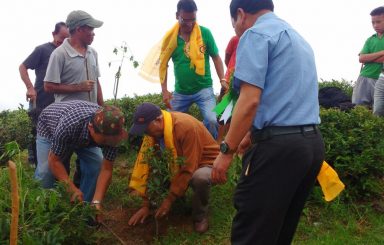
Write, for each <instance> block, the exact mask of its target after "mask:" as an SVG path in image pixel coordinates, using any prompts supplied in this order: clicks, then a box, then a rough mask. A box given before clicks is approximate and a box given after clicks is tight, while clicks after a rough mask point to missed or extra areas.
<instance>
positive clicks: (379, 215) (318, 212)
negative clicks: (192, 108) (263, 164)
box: [22, 152, 384, 245]
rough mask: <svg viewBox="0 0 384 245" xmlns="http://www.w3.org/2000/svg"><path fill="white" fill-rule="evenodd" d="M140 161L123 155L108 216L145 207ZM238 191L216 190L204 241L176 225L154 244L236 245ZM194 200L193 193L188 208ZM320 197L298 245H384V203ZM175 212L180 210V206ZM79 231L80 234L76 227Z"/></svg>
mask: <svg viewBox="0 0 384 245" xmlns="http://www.w3.org/2000/svg"><path fill="white" fill-rule="evenodd" d="M25 158H26V154H25V152H23V153H22V159H25ZM134 159H135V156H134V154H130V155H129V156H127V155H122V156H120V157H119V158H118V161H117V163H116V167H115V168H114V173H113V181H112V184H111V186H110V188H109V190H108V192H107V195H106V198H105V201H104V209H105V210H106V211H107V210H117V209H132V208H137V207H139V205H140V201H139V200H138V198H135V197H133V196H130V195H129V194H128V187H127V186H128V177H129V174H130V170H131V166H132V164H133V162H134ZM22 161H24V160H22ZM31 172H32V170H31ZM234 172H235V169H234V166H233V167H232V169H231V174H232V175H231V176H234V175H233V174H234ZM233 190H234V185H233V183H231V182H228V183H227V184H225V185H222V186H215V187H213V188H212V192H211V201H210V229H209V231H208V232H207V233H205V234H203V235H199V234H196V233H194V232H192V231H191V229H185V227H184V228H183V227H181V226H178V224H173V223H170V226H171V227H170V228H169V229H168V232H167V234H166V235H165V236H162V237H159V238H157V239H155V240H154V241H153V243H152V244H175V245H176V244H191V245H192V244H193V245H198V244H204V245H205V244H212V245H213V244H230V230H231V223H232V218H233V216H234V214H235V210H234V208H233V200H232V196H233ZM190 196H191V192H190V191H189V192H188V193H187V203H188V202H189V199H190ZM320 196H321V192H320V190H319V187H316V188H315V190H314V194H313V195H312V197H311V199H310V200H309V201H308V202H307V205H306V207H305V209H304V211H303V215H302V217H301V220H300V223H299V226H298V229H297V232H296V234H295V238H294V241H293V244H294V245H301V244H305V245H312V244H313V245H317V244H327V245H328V244H330V245H333V244H334V245H338V244H352V245H354V244H356V245H365V244H367V245H371V244H373V245H374V244H384V199H382V200H375V201H374V202H365V203H362V202H360V203H356V202H354V203H352V202H347V203H345V202H342V201H341V200H340V199H336V200H335V201H332V202H330V203H326V202H325V201H322V200H321V197H320ZM187 205H188V204H187ZM189 205H190V204H189ZM174 206H176V207H174V208H175V209H176V208H177V205H174ZM377 206H379V208H377ZM186 219H187V217H186ZM188 222H189V221H188ZM126 223H128V220H127V221H126ZM184 223H185V221H184ZM191 227H192V224H191ZM73 228H74V229H76V227H73ZM143 232H145V229H144V231H143ZM93 233H94V234H93V235H92V239H93V240H94V241H95V240H96V241H98V242H97V243H96V244H103V241H108V244H111V245H113V244H118V243H117V242H116V239H114V237H113V235H112V234H111V233H110V232H108V230H106V229H101V230H100V229H99V230H96V229H95V230H94V232H93ZM90 239H91V238H90ZM125 239H129V237H128V238H127V237H125ZM127 242H129V240H127ZM128 244H130V243H128ZM140 244H141V243H140Z"/></svg>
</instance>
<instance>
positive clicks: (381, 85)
mask: <svg viewBox="0 0 384 245" xmlns="http://www.w3.org/2000/svg"><path fill="white" fill-rule="evenodd" d="M373 98H374V100H373V114H375V115H376V116H381V117H382V116H384V74H383V73H382V74H381V75H380V77H379V79H378V80H377V81H376V84H375V93H374V97H373Z"/></svg>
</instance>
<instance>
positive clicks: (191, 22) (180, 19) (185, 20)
mask: <svg viewBox="0 0 384 245" xmlns="http://www.w3.org/2000/svg"><path fill="white" fill-rule="evenodd" d="M179 21H180V24H193V23H195V22H196V18H193V19H184V18H183V17H181V16H179Z"/></svg>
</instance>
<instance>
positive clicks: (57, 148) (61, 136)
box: [51, 124, 71, 157]
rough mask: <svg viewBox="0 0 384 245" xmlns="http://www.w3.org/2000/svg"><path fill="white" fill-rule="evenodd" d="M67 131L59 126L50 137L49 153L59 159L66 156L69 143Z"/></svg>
mask: <svg viewBox="0 0 384 245" xmlns="http://www.w3.org/2000/svg"><path fill="white" fill-rule="evenodd" d="M69 135H70V134H69V133H68V129H67V128H66V127H63V126H61V125H60V124H59V125H58V126H57V127H56V130H55V132H54V134H53V137H52V145H51V151H52V152H53V153H54V154H55V155H56V156H59V157H64V156H66V154H67V152H68V150H69V147H70V144H69V142H71V140H70V138H69Z"/></svg>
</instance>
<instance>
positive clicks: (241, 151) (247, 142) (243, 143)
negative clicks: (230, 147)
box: [236, 133, 252, 155]
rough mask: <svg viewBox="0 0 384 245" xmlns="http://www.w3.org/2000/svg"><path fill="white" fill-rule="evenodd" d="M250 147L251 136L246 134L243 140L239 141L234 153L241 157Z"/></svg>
mask: <svg viewBox="0 0 384 245" xmlns="http://www.w3.org/2000/svg"><path fill="white" fill-rule="evenodd" d="M251 145H252V141H251V134H250V133H247V134H246V135H245V136H244V138H243V139H242V140H241V142H240V144H239V146H238V147H237V151H236V153H237V154H239V155H243V154H244V153H245V151H246V150H247V149H248V148H249V147H250V146H251Z"/></svg>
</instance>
